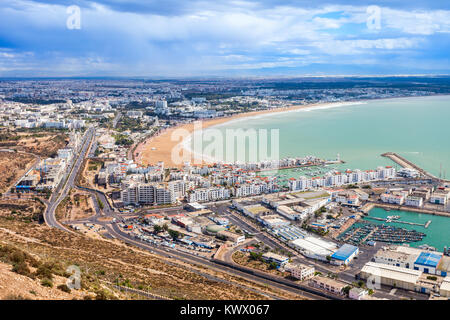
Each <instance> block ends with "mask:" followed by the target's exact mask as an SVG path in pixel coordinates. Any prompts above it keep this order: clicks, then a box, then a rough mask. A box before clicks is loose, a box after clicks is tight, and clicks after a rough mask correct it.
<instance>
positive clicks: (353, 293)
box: [348, 288, 369, 300]
mask: <svg viewBox="0 0 450 320" xmlns="http://www.w3.org/2000/svg"><path fill="white" fill-rule="evenodd" d="M368 294H369V291H368V290H366V289H363V288H351V289H350V291H349V292H348V297H349V298H350V299H353V300H361V299H363V298H364V297H365V296H367V295H368Z"/></svg>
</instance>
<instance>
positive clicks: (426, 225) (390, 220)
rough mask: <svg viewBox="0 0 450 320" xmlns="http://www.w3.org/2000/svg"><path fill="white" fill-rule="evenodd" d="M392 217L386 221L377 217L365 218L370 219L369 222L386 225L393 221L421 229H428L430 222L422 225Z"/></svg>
mask: <svg viewBox="0 0 450 320" xmlns="http://www.w3.org/2000/svg"><path fill="white" fill-rule="evenodd" d="M394 217H395V218H393V217H392V216H388V217H387V218H386V219H384V218H379V217H371V216H368V217H366V218H367V219H371V220H378V221H385V222H386V223H390V222H393V221H395V222H396V223H404V224H409V225H412V226H421V227H424V228H425V229H426V228H428V226H429V225H430V224H431V220H428V221H427V222H426V223H424V224H422V223H416V222H409V221H401V220H398V219H400V216H394Z"/></svg>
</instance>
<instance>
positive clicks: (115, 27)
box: [0, 0, 450, 76]
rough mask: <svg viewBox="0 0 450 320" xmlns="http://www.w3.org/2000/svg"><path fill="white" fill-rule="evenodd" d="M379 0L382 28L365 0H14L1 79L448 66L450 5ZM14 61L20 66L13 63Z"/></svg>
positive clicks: (8, 10) (8, 9) (5, 23)
mask: <svg viewBox="0 0 450 320" xmlns="http://www.w3.org/2000/svg"><path fill="white" fill-rule="evenodd" d="M378 2H379V3H380V6H381V5H382V4H385V6H381V29H380V30H375V31H374V30H369V29H368V28H367V25H366V22H367V19H368V14H367V12H366V9H367V5H365V4H364V5H362V4H361V3H360V2H357V1H343V0H341V1H338V0H336V1H332V0H330V1H327V2H326V3H325V4H323V5H318V4H317V3H316V2H315V1H275V0H274V1H269V0H261V1H256V0H248V1H225V0H221V1H217V2H208V1H202V0H194V1H184V0H168V1H138V0H130V1H122V0H102V1H100V0H98V1H95V2H94V1H87V0H79V1H64V0H60V1H44V0H40V1H37V0H36V1H26V0H11V1H8V3H1V4H0V47H4V48H7V49H8V50H9V51H4V52H3V54H2V53H1V52H2V51H0V65H3V68H2V69H0V76H2V75H24V72H25V71H26V72H30V73H39V74H44V73H47V75H82V74H89V75H92V74H97V75H104V74H108V75H111V74H113V75H114V74H115V75H130V76H133V75H139V76H163V75H164V76H166V75H168V76H173V75H197V74H202V75H204V74H222V73H223V74H226V73H227V72H228V71H230V70H233V72H236V70H239V69H242V70H257V69H264V70H267V69H274V70H275V69H276V68H293V69H295V68H298V70H299V71H302V68H304V67H305V66H311V67H314V68H316V69H317V72H321V70H320V66H321V65H323V66H325V65H327V66H329V65H333V64H334V65H336V66H339V65H343V66H344V65H345V64H346V63H350V62H351V61H352V60H353V61H356V60H358V61H365V64H370V63H372V64H373V66H376V65H377V64H379V65H384V64H385V60H386V57H390V59H391V60H392V59H393V58H398V59H400V58H403V60H405V61H406V60H408V61H416V62H415V63H413V64H412V67H413V66H414V65H417V62H418V60H420V59H427V61H428V62H427V65H428V66H430V70H433V72H434V70H435V68H434V67H431V65H432V61H435V66H436V67H439V66H448V64H447V63H444V62H447V61H448V58H446V57H441V56H437V55H436V54H435V49H434V47H435V45H436V41H437V40H436V38H435V36H436V35H438V34H439V35H442V37H443V38H442V37H441V38H440V39H439V43H441V41H442V40H443V39H445V40H447V41H448V37H449V35H448V33H449V30H450V11H449V10H444V9H445V3H442V6H441V7H439V8H441V9H436V8H435V7H432V6H429V7H426V6H425V7H424V6H423V5H421V4H420V2H419V1H412V2H411V8H417V9H414V10H405V8H404V5H403V4H404V2H400V1H394V2H393V4H391V7H389V4H387V2H386V1H381V2H380V1H378ZM73 4H76V5H79V6H80V8H81V29H80V30H68V29H67V27H66V20H67V18H68V14H67V12H66V9H67V6H69V5H73ZM370 4H371V3H370ZM26 53H28V54H29V53H33V55H32V56H29V55H28V56H27V55H26ZM337 57H338V58H337ZM8 59H9V60H11V59H14V64H10V65H9V66H7V65H8V63H7V61H8ZM433 59H434V60H433ZM446 59H447V60H446ZM14 67H15V68H17V69H16V70H17V72H15V69H14ZM386 70H388V71H390V72H391V71H394V70H395V66H392V67H391V68H386ZM411 70H412V71H413V70H414V69H413V68H411ZM443 71H448V69H446V70H443Z"/></svg>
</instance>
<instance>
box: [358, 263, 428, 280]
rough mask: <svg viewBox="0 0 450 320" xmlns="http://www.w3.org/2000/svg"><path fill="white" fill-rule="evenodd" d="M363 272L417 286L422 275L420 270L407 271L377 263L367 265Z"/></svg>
mask: <svg viewBox="0 0 450 320" xmlns="http://www.w3.org/2000/svg"><path fill="white" fill-rule="evenodd" d="M361 272H365V273H369V274H373V275H377V276H379V277H383V278H388V279H395V280H398V281H403V282H407V283H412V284H415V283H416V282H417V280H418V279H419V277H420V276H421V275H422V271H419V270H412V269H406V268H401V267H396V266H390V265H387V264H382V263H375V262H368V263H366V264H365V265H364V267H363V268H362V269H361Z"/></svg>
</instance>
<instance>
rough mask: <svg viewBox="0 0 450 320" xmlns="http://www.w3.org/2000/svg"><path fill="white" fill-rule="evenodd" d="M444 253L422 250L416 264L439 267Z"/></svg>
mask: <svg viewBox="0 0 450 320" xmlns="http://www.w3.org/2000/svg"><path fill="white" fill-rule="evenodd" d="M441 258H442V255H439V254H437V253H433V252H422V253H421V254H420V255H419V257H418V258H417V260H416V262H415V264H420V265H422V266H427V267H432V268H437V266H438V264H439V261H441Z"/></svg>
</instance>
